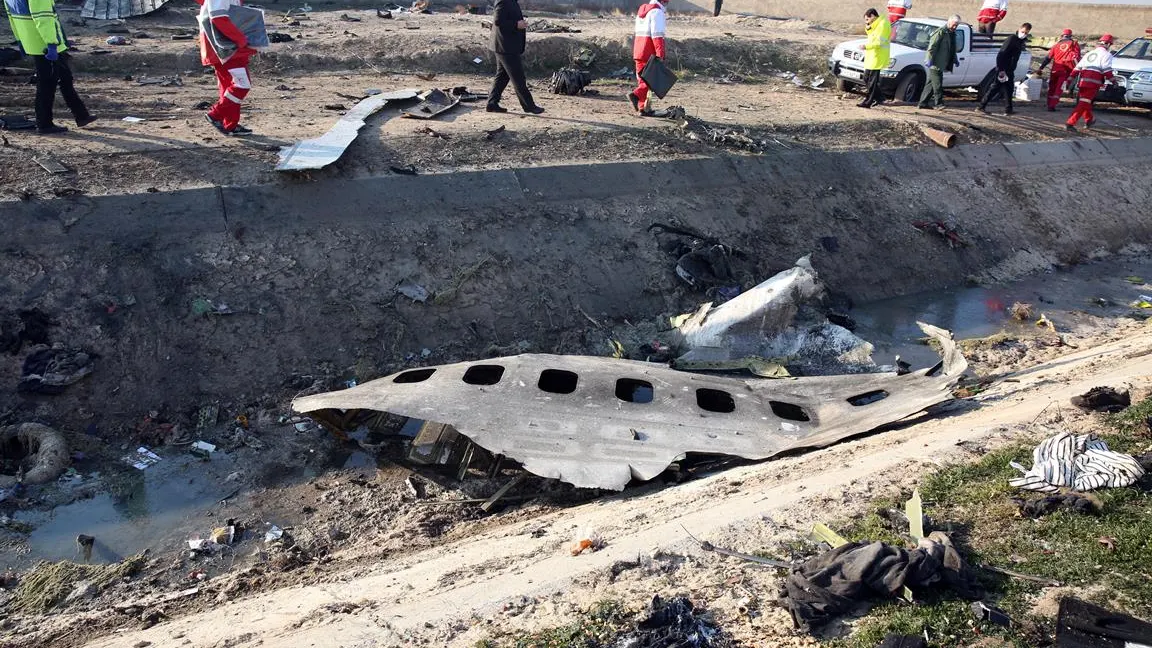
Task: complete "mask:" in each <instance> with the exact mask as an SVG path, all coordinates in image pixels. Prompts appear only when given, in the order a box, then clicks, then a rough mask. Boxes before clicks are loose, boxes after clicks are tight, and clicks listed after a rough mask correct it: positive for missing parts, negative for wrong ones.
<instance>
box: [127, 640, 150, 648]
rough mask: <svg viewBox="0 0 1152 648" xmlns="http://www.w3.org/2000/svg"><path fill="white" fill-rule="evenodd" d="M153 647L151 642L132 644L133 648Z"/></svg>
mask: <svg viewBox="0 0 1152 648" xmlns="http://www.w3.org/2000/svg"><path fill="white" fill-rule="evenodd" d="M151 645H152V642H151V641H137V642H136V643H134V644H132V648H148V646H151Z"/></svg>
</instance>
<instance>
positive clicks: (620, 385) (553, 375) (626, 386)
mask: <svg viewBox="0 0 1152 648" xmlns="http://www.w3.org/2000/svg"><path fill="white" fill-rule="evenodd" d="M434 373H436V369H434V368H425V369H412V370H410V371H405V372H404V373H402V374H399V375H397V376H396V377H395V378H393V379H392V382H394V383H418V382H424V381H425V380H428V379H429V378H431V377H432V374H434ZM503 377H504V367H502V366H500V365H472V366H471V367H468V370H467V371H465V372H464V378H463V380H464V382H465V383H467V384H469V385H495V384H496V383H498V382H500V379H501V378H503ZM579 382H580V376H578V375H576V374H575V373H573V372H571V371H565V370H564V369H545V370H544V371H541V372H540V379H539V380H538V381H537V382H536V386H537V387H538V388H539V389H540V391H545V392H548V393H550V394H571V393H572V392H574V391H576V384H577V383H579ZM655 393H656V390H655V389H654V388H653V387H652V383H650V382H648V381H646V380H639V379H636V378H618V379H617V380H616V398H619V399H620V400H622V401H624V402H627V403H641V404H643V403H651V402H652V400H653V398H654V396H655ZM887 397H888V392H886V391H884V390H875V391H870V392H866V393H864V394H860V395H859V396H853V397H852V398H849V399H848V402H849V403H850V404H852V405H855V406H862V405H869V404H871V403H875V402H876V401H879V400H883V399H884V398H887ZM768 404H769V405H770V406H771V407H772V413H773V414H775V415H776V416H779V417H780V418H782V419H785V420H788V421H810V420H812V418H811V417H810V416H808V412H806V411H804V408H803V407H800V406H799V405H795V404H793V403H785V402H783V401H768ZM696 405H697V406H699V407H700V409H702V410H704V411H706V412H717V413H720V414H729V413H732V412H735V411H736V399H734V398H732V394H729V393H728V392H726V391H724V390H722V389H709V388H707V387H700V388H698V389H697V390H696Z"/></svg>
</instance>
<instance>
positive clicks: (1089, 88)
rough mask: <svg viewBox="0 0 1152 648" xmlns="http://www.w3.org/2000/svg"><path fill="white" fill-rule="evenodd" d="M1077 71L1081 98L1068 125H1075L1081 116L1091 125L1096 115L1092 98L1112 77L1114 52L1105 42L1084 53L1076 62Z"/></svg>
mask: <svg viewBox="0 0 1152 648" xmlns="http://www.w3.org/2000/svg"><path fill="white" fill-rule="evenodd" d="M1074 71H1075V72H1079V73H1080V83H1079V84H1078V85H1077V86H1076V87H1077V88H1078V89H1079V90H1080V98H1079V100H1078V101H1077V102H1076V108H1075V109H1074V110H1073V111H1072V116H1071V117H1069V118H1068V125H1069V126H1075V125H1076V122H1077V121H1079V120H1080V118H1081V117H1083V118H1084V124H1085V125H1086V126H1089V127H1091V126H1092V122H1094V121H1096V117H1095V116H1094V115H1093V114H1092V100H1093V99H1095V98H1096V93H1097V92H1100V88H1102V87H1103V86H1104V82H1105V81H1109V80H1111V79H1112V52H1110V51H1108V47H1107V46H1105V45H1104V44H1100V45H1097V46H1096V49H1094V50H1092V51H1091V52H1088V53H1087V54H1085V55H1084V58H1082V59H1080V62H1079V63H1077V64H1076V68H1075V70H1074Z"/></svg>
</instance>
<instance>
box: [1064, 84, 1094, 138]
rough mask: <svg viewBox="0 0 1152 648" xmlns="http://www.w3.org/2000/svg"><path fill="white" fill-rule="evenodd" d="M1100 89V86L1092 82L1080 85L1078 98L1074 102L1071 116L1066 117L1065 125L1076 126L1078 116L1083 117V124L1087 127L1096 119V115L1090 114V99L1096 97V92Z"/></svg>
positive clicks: (1070, 127)
mask: <svg viewBox="0 0 1152 648" xmlns="http://www.w3.org/2000/svg"><path fill="white" fill-rule="evenodd" d="M1099 91H1100V86H1098V85H1094V84H1082V85H1081V86H1080V98H1079V100H1078V101H1077V102H1076V108H1074V109H1073V110H1072V116H1071V117H1069V118H1068V122H1067V126H1068V128H1069V129H1073V128H1075V127H1076V122H1078V121H1080V118H1081V117H1083V118H1084V125H1085V126H1087V127H1088V128H1091V127H1092V123H1093V122H1095V121H1096V116H1095V115H1093V114H1092V101H1093V100H1095V99H1096V93H1097V92H1099Z"/></svg>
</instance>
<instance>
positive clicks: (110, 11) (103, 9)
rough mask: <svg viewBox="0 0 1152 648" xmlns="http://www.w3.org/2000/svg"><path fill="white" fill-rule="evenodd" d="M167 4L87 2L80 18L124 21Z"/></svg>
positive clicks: (152, 1)
mask: <svg viewBox="0 0 1152 648" xmlns="http://www.w3.org/2000/svg"><path fill="white" fill-rule="evenodd" d="M167 2H168V0H87V2H85V3H84V6H83V7H82V8H81V9H80V16H81V17H82V18H94V19H96V20H122V19H124V18H131V17H133V16H143V15H146V14H150V13H152V12H153V11H156V10H157V9H159V8H160V7H163V6H164V5H165V4H167Z"/></svg>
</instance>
